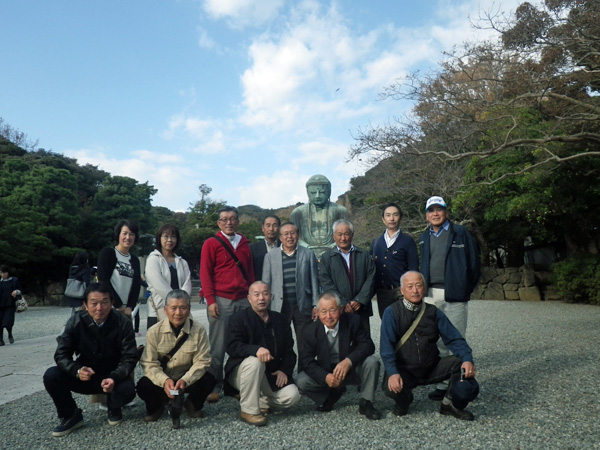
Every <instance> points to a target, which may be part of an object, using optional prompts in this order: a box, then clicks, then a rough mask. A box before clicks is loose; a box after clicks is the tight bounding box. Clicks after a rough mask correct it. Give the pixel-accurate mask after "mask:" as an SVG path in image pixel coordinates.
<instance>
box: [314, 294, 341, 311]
mask: <svg viewBox="0 0 600 450" xmlns="http://www.w3.org/2000/svg"><path fill="white" fill-rule="evenodd" d="M331 299H333V300H335V306H337V307H338V308H341V307H342V300H341V299H340V296H339V295H338V294H337V292H333V291H326V292H323V293H322V294H321V295H320V296H319V302H320V301H321V300H331ZM317 304H318V302H317Z"/></svg>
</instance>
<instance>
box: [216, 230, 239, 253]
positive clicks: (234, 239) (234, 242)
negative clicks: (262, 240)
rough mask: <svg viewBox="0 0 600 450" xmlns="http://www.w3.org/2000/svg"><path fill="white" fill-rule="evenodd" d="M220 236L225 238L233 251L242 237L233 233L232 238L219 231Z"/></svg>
mask: <svg viewBox="0 0 600 450" xmlns="http://www.w3.org/2000/svg"><path fill="white" fill-rule="evenodd" d="M221 234H222V235H223V236H224V237H225V238H227V240H228V241H229V242H230V243H231V246H232V247H233V249H234V250H235V249H237V246H238V244H239V243H240V241H241V240H242V236H241V235H240V234H237V233H235V234H234V235H233V236H228V235H226V234H225V233H223V232H222V231H221Z"/></svg>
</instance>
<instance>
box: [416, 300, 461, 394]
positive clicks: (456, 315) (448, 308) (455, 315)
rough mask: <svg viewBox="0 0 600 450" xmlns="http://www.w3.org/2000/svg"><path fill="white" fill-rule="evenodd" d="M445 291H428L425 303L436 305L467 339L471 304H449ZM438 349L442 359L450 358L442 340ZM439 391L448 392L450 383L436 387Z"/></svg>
mask: <svg viewBox="0 0 600 450" xmlns="http://www.w3.org/2000/svg"><path fill="white" fill-rule="evenodd" d="M444 298H445V297H444V289H439V288H429V290H428V291H427V297H425V298H424V300H425V303H429V304H431V305H434V306H435V307H436V308H437V309H439V310H440V311H442V312H443V313H444V314H445V315H446V317H448V320H449V321H450V323H452V325H454V327H455V328H456V329H457V330H458V332H459V333H460V334H461V335H462V337H463V338H465V339H466V335H467V318H468V316H469V302H451V303H448V302H447V301H445V300H444ZM437 346H438V349H439V351H440V357H442V358H444V357H446V356H450V355H451V354H452V352H451V351H450V350H448V348H447V347H446V346H445V345H444V342H443V341H442V338H440V339H439V340H438V342H437ZM436 388H437V389H441V390H446V389H448V381H447V380H446V381H444V382H442V383H440V384H438V385H437V386H436Z"/></svg>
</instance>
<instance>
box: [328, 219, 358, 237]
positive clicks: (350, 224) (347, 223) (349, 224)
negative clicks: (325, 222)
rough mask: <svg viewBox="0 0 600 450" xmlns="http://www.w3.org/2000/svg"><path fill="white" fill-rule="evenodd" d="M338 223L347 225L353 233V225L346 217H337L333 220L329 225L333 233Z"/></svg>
mask: <svg viewBox="0 0 600 450" xmlns="http://www.w3.org/2000/svg"><path fill="white" fill-rule="evenodd" d="M339 225H348V227H349V228H350V231H351V232H352V234H353V235H354V225H352V222H350V221H349V220H348V219H338V220H336V221H335V222H333V225H332V226H331V231H333V232H334V233H335V229H336V228H337V227H338V226H339Z"/></svg>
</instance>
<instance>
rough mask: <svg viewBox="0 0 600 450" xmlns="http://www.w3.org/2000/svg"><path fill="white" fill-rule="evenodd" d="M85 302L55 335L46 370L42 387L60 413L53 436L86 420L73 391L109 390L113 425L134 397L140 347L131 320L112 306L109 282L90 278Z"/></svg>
mask: <svg viewBox="0 0 600 450" xmlns="http://www.w3.org/2000/svg"><path fill="white" fill-rule="evenodd" d="M83 306H84V307H85V310H82V311H77V312H76V313H75V314H74V315H72V316H71V318H70V319H69V321H68V322H67V325H66V326H65V329H64V331H63V332H62V334H61V335H60V336H58V338H56V340H57V341H58V347H57V348H56V352H55V353H54V360H55V361H56V366H54V367H50V368H49V369H48V370H46V373H44V387H45V388H46V390H47V391H48V394H50V397H52V400H53V401H54V405H55V406H56V410H57V412H58V417H59V418H60V419H62V420H61V423H60V424H59V425H58V426H57V427H56V428H54V431H53V432H52V435H53V436H55V437H59V436H64V435H67V434H69V433H71V432H72V431H73V430H75V429H77V428H79V427H81V426H83V424H84V423H83V416H82V414H81V409H80V408H78V407H77V404H76V403H75V401H74V400H73V395H72V394H71V392H77V393H80V394H87V395H90V394H107V407H108V423H109V424H110V425H118V424H119V423H120V422H121V420H122V418H123V416H122V414H121V407H122V406H124V405H125V404H127V403H129V402H130V401H131V400H133V399H134V398H135V385H134V383H133V378H132V377H131V372H132V371H133V369H134V367H135V364H136V350H137V349H136V344H135V333H134V332H133V326H132V325H131V320H129V319H128V318H127V317H125V315H123V314H121V313H120V312H118V311H117V310H115V309H113V301H112V299H111V291H110V287H109V286H106V285H102V284H98V283H92V284H90V285H89V286H88V288H87V289H86V291H85V294H84V299H83ZM74 356H75V359H74Z"/></svg>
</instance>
